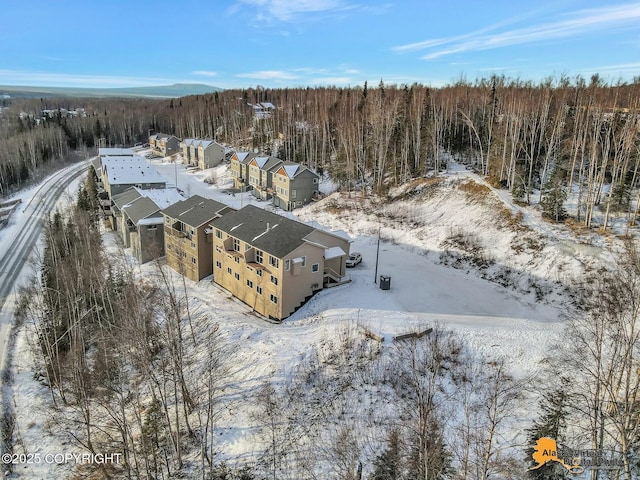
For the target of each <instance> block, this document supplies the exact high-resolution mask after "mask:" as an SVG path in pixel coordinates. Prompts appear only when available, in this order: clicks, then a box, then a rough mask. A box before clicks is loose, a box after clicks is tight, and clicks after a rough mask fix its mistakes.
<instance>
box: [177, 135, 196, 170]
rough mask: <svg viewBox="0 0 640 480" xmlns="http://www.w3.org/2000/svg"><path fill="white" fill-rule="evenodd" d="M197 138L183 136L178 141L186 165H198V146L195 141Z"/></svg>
mask: <svg viewBox="0 0 640 480" xmlns="http://www.w3.org/2000/svg"><path fill="white" fill-rule="evenodd" d="M198 141H199V140H198V139H197V138H185V139H184V140H182V142H180V148H182V158H183V161H184V163H185V164H186V165H198V148H197V146H196V142H198Z"/></svg>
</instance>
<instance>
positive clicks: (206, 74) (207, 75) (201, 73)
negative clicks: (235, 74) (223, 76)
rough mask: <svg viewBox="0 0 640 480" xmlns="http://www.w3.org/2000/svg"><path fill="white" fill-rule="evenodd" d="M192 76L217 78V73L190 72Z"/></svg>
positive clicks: (204, 71) (206, 71) (207, 71)
mask: <svg viewBox="0 0 640 480" xmlns="http://www.w3.org/2000/svg"><path fill="white" fill-rule="evenodd" d="M191 74H192V75H198V76H201V77H217V76H218V72H211V71H209V70H195V71H193V72H191Z"/></svg>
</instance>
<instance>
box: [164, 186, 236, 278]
mask: <svg viewBox="0 0 640 480" xmlns="http://www.w3.org/2000/svg"><path fill="white" fill-rule="evenodd" d="M234 211H235V210H234V209H233V208H231V207H228V206H227V205H225V204H223V203H220V202H216V201H215V200H210V199H208V198H204V197H201V196H199V195H194V196H193V197H191V198H188V199H187V200H183V201H181V202H178V203H175V204H173V205H171V206H170V207H168V208H165V209H164V210H162V214H163V216H164V243H165V255H166V259H167V265H169V266H170V267H171V268H173V269H174V270H176V271H177V272H179V273H181V274H182V275H184V276H186V277H187V278H189V279H190V280H193V281H194V282H198V281H200V280H202V279H203V278H204V277H206V276H208V275H211V273H212V272H213V247H212V241H213V239H212V233H211V227H210V226H209V224H210V223H211V222H213V221H214V220H215V219H217V218H219V217H222V216H223V215H225V214H227V213H229V212H234Z"/></svg>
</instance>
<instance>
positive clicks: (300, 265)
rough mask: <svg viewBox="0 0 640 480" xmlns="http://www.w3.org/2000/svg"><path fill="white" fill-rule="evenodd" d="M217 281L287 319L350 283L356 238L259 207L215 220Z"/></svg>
mask: <svg viewBox="0 0 640 480" xmlns="http://www.w3.org/2000/svg"><path fill="white" fill-rule="evenodd" d="M211 227H212V228H213V262H214V268H213V280H214V282H215V283H216V284H218V285H220V286H221V287H223V288H224V289H226V290H228V291H229V292H230V293H231V294H232V295H233V296H235V297H237V298H238V299H240V300H242V301H243V302H244V303H246V304H247V305H249V306H250V307H251V308H252V309H253V310H254V311H256V312H258V313H259V314H261V315H264V316H265V317H269V318H272V319H276V320H282V319H284V318H286V317H288V316H289V315H291V314H292V313H293V312H294V311H296V310H297V309H298V308H299V307H300V306H301V305H303V304H304V303H305V302H306V301H307V300H308V299H309V298H310V297H311V296H312V295H313V294H314V293H316V292H318V291H319V290H322V289H323V288H325V287H328V286H332V285H337V284H340V283H344V282H345V281H348V278H347V277H346V274H345V267H346V265H345V262H346V259H347V257H348V255H349V244H350V240H349V239H346V238H344V237H343V236H340V235H336V234H334V233H331V232H326V231H323V230H319V229H316V228H314V227H311V226H309V225H306V224H304V223H300V222H297V221H295V220H291V219H288V218H285V217H283V216H281V215H277V214H275V213H272V212H268V211H266V210H263V209H261V208H258V207H256V206H253V205H248V206H246V207H244V208H242V209H240V210H237V211H235V212H232V213H229V214H227V215H224V216H223V217H220V218H218V219H216V220H214V221H213V222H212V223H211Z"/></svg>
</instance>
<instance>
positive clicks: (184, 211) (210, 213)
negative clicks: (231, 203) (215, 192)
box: [162, 195, 232, 227]
mask: <svg viewBox="0 0 640 480" xmlns="http://www.w3.org/2000/svg"><path fill="white" fill-rule="evenodd" d="M225 209H230V207H228V206H227V205H225V204H224V203H220V202H216V201H215V200H211V199H209V198H204V197H201V196H200V195H194V196H193V197H191V198H188V199H186V200H183V201H182V202H178V203H174V204H173V205H171V206H170V207H167V208H165V209H164V210H162V213H163V214H165V215H167V216H168V217H171V218H175V219H176V220H180V221H181V222H182V223H184V224H186V225H189V226H190V227H199V226H200V225H203V224H205V223H207V222H210V221H212V220H213V219H214V218H216V217H218V216H220V215H223V214H224V213H225V212H224V211H223V210H225ZM231 210H232V209H231Z"/></svg>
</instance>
